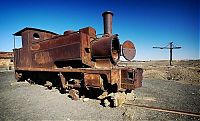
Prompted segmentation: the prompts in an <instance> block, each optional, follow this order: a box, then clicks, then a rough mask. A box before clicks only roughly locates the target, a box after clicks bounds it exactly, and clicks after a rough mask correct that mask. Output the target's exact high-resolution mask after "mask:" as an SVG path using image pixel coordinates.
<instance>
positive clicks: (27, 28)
mask: <svg viewBox="0 0 200 121" xmlns="http://www.w3.org/2000/svg"><path fill="white" fill-rule="evenodd" d="M26 30H35V31H40V32H46V33H50V34H54V35H58V34H57V33H54V32H51V31H47V30H42V29H37V28H31V27H26V28H23V29H22V30H20V31H18V32H16V33H14V34H13V35H14V36H21V35H22V32H24V31H26Z"/></svg>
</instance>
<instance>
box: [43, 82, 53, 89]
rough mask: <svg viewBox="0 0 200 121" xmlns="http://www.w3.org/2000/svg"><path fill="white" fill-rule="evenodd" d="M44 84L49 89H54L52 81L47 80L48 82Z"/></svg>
mask: <svg viewBox="0 0 200 121" xmlns="http://www.w3.org/2000/svg"><path fill="white" fill-rule="evenodd" d="M44 86H45V87H47V88H48V89H52V86H53V84H52V83H51V82H50V81H46V84H44Z"/></svg>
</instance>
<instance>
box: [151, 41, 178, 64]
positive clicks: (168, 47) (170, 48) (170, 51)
mask: <svg viewBox="0 0 200 121" xmlns="http://www.w3.org/2000/svg"><path fill="white" fill-rule="evenodd" d="M153 48H158V49H169V56H170V57H169V65H170V66H172V50H173V49H180V48H181V47H176V46H175V45H174V44H173V42H170V43H169V44H168V45H167V46H165V47H153Z"/></svg>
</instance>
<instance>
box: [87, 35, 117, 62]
mask: <svg viewBox="0 0 200 121" xmlns="http://www.w3.org/2000/svg"><path fill="white" fill-rule="evenodd" d="M91 51H92V59H110V60H111V62H112V63H116V62H117V61H118V60H119V57H120V43H119V39H118V37H117V36H116V35H112V36H109V37H107V36H106V37H101V38H99V39H98V40H97V41H94V42H93V43H92V49H91Z"/></svg>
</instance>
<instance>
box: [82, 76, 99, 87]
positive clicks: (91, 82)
mask: <svg viewBox="0 0 200 121" xmlns="http://www.w3.org/2000/svg"><path fill="white" fill-rule="evenodd" d="M84 84H85V86H86V87H94V88H101V87H102V86H103V79H102V78H101V76H100V75H99V74H90V73H85V74H84Z"/></svg>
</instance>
